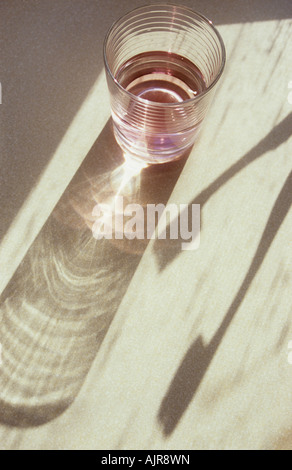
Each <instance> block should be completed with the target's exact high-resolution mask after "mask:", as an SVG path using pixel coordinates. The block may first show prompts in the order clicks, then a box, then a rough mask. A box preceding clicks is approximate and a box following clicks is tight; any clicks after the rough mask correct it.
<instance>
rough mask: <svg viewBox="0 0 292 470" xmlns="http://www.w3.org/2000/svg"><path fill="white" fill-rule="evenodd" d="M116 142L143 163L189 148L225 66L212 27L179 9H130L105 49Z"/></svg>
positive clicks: (222, 50)
mask: <svg viewBox="0 0 292 470" xmlns="http://www.w3.org/2000/svg"><path fill="white" fill-rule="evenodd" d="M104 63H105V69H106V76H107V83H108V88H109V93H110V102H111V110H112V118H113V126H114V134H115V137H116V140H117V142H118V144H119V145H120V147H121V148H122V150H123V151H124V153H125V154H126V155H128V156H131V157H133V158H136V159H139V160H142V161H143V162H145V163H148V164H151V163H164V162H168V161H172V160H175V159H177V158H180V157H181V156H182V155H184V154H185V152H186V151H187V150H188V149H190V147H191V146H192V145H193V144H194V142H195V140H196V138H197V136H198V132H199V130H200V128H201V125H202V122H203V120H204V117H205V115H206V112H207V109H208V107H209V105H210V103H211V100H212V97H213V95H214V91H215V88H216V85H217V83H218V81H219V79H220V77H221V75H222V72H223V69H224V65H225V47H224V43H223V40H222V38H221V36H220V34H219V33H218V31H217V29H216V28H215V27H214V25H213V24H212V22H211V21H210V20H208V19H207V18H205V17H204V16H203V15H201V14H200V13H196V12H194V11H192V10H190V9H189V8H186V7H184V6H176V5H164V4H156V5H149V6H144V7H141V8H136V9H135V10H133V11H131V12H129V13H127V14H126V15H125V16H123V17H122V18H121V19H119V20H118V21H116V22H115V23H114V24H113V26H112V27H111V28H110V30H109V31H108V33H107V35H106V38H105V42H104Z"/></svg>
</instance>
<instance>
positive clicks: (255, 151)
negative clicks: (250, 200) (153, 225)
mask: <svg viewBox="0 0 292 470" xmlns="http://www.w3.org/2000/svg"><path fill="white" fill-rule="evenodd" d="M291 129H292V113H290V114H288V116H287V117H286V118H284V119H283V120H282V121H281V122H280V123H279V124H278V125H277V126H275V127H274V128H273V129H272V130H271V131H270V132H269V133H268V134H267V135H266V137H264V138H263V139H262V140H261V141H260V142H259V143H258V144H257V145H256V146H255V147H253V148H252V149H251V150H250V151H249V152H247V153H246V154H245V155H244V156H243V157H242V158H241V159H240V160H238V161H237V162H236V163H234V164H233V165H232V166H231V167H230V168H228V169H227V170H226V171H224V173H222V174H221V175H220V176H219V177H218V178H216V180H215V181H213V183H211V184H210V185H209V186H208V187H207V188H205V189H204V190H203V191H201V193H200V194H198V195H197V196H196V197H195V198H194V199H193V200H192V202H191V203H190V204H189V205H188V208H187V209H185V211H187V212H188V214H187V217H188V220H191V218H192V215H191V212H192V204H200V206H201V207H200V208H201V211H202V209H203V207H204V204H206V202H207V201H208V200H209V199H210V198H211V197H212V196H213V194H215V193H216V191H218V190H219V189H220V188H221V187H222V186H223V185H224V184H226V183H228V181H229V180H230V179H231V178H233V177H234V176H235V175H236V174H237V173H239V172H240V171H241V170H243V169H244V168H245V167H247V166H248V165H249V164H250V163H252V162H253V161H255V160H257V159H258V158H260V157H262V156H264V155H265V154H266V153H267V152H269V151H271V150H275V149H276V148H277V147H279V146H280V145H281V144H282V143H284V142H286V141H287V140H288V139H289V137H290V136H291V135H292V131H291ZM201 219H202V214H201ZM161 247H162V245H161V243H160V242H159V240H156V241H155V243H154V245H153V250H154V253H155V256H156V260H157V263H158V266H159V269H160V271H163V269H165V268H166V267H167V266H168V264H170V263H171V262H172V261H173V260H174V259H175V258H176V257H177V256H178V255H179V254H180V253H181V245H180V243H178V242H177V240H169V241H168V243H167V246H165V249H161Z"/></svg>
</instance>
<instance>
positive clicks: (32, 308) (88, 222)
mask: <svg viewBox="0 0 292 470" xmlns="http://www.w3.org/2000/svg"><path fill="white" fill-rule="evenodd" d="M185 159H186V157H185V158H184V159H182V160H180V161H178V162H174V163H171V164H167V165H163V167H162V166H161V165H158V166H156V167H148V168H143V169H141V167H139V168H138V170H137V168H136V167H134V168H135V171H133V168H132V167H131V162H130V163H127V162H125V161H124V158H123V156H122V154H121V150H120V149H119V147H118V146H117V144H116V143H115V140H114V137H113V134H112V126H111V121H109V122H108V123H107V125H106V126H105V128H104V130H103V132H102V133H101V134H100V136H99V138H98V140H97V141H96V143H95V144H94V146H93V148H92V149H91V151H90V152H89V154H88V156H87V157H86V159H85V160H84V162H83V164H82V166H81V167H80V169H79V171H78V172H77V174H76V175H75V177H74V178H73V180H72V182H71V184H70V185H69V186H68V188H67V190H66V191H65V193H64V195H63V196H62V198H61V200H60V201H59V203H58V205H57V206H56V208H55V210H54V211H53V213H52V215H51V216H50V218H49V219H48V221H47V223H46V224H45V225H44V227H43V229H42V231H41V232H40V234H39V235H38V237H37V238H36V240H35V242H34V243H33V245H32V246H31V248H30V249H29V251H28V253H27V255H26V257H25V258H24V260H23V262H22V263H21V264H20V266H19V268H18V270H17V271H16V273H15V275H14V277H13V278H12V280H11V282H10V283H9V284H8V286H7V288H6V289H5V290H4V292H3V294H2V296H1V306H0V320H1V321H0V341H1V344H2V366H1V369H0V422H2V423H6V424H9V425H13V426H18V427H27V426H36V425H39V424H41V423H44V422H47V421H49V420H51V419H53V418H55V417H56V416H58V415H59V414H60V413H62V412H63V411H64V410H65V409H66V408H67V407H68V406H69V405H70V404H71V403H72V401H73V400H74V398H75V397H76V395H77V393H78V391H79V389H80V387H81V385H82V383H83V381H84V379H85V376H86V374H87V372H88V370H89V368H90V366H91V364H92V361H93V359H94V358H95V356H96V353H97V351H98V349H99V347H100V344H101V342H102V340H103V338H104V336H105V334H106V332H107V330H108V327H109V325H110V323H111V320H112V318H113V316H114V314H115V312H116V310H117V308H118V306H119V304H120V302H121V300H122V298H123V296H124V294H125V292H126V289H127V287H128V284H129V282H130V280H131V278H132V276H133V274H134V272H135V270H136V267H137V265H138V263H139V261H140V258H141V256H142V254H143V252H144V250H145V248H146V246H147V243H148V241H147V240H127V239H123V240H115V239H108V240H107V239H100V240H97V239H95V238H94V237H93V233H92V227H93V224H94V222H95V217H94V216H93V215H92V211H93V208H94V207H95V206H96V205H97V204H102V203H107V204H108V203H110V201H113V200H114V199H115V196H116V195H117V194H120V195H122V196H123V197H124V200H125V204H126V201H127V203H130V202H131V203H139V204H141V205H145V204H147V203H148V202H152V203H157V202H163V201H165V202H166V201H167V200H168V198H169V195H170V193H171V191H172V189H173V186H174V184H175V182H176V180H177V178H178V177H179V174H180V172H181V170H182V168H183V165H184V163H185Z"/></svg>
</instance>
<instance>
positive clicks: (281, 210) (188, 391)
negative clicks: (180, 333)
mask: <svg viewBox="0 0 292 470" xmlns="http://www.w3.org/2000/svg"><path fill="white" fill-rule="evenodd" d="M291 204H292V172H291V173H290V174H289V176H288V178H287V179H286V181H285V184H284V186H283V188H282V190H281V191H280V194H279V196H278V198H277V200H276V202H275V204H274V207H273V209H272V211H271V214H270V216H269V219H268V221H267V224H266V227H265V229H264V232H263V234H262V237H261V240H260V242H259V244H258V248H257V250H256V253H255V255H254V257H253V260H252V263H251V265H250V267H249V269H248V271H247V274H246V276H245V278H244V280H243V282H242V284H241V286H240V288H239V290H238V292H237V294H236V296H235V298H234V300H233V302H232V303H231V305H230V307H229V309H228V311H227V313H226V315H225V317H224V319H223V321H222V323H221V325H220V326H219V328H218V330H217V332H216V333H215V335H214V336H213V338H212V339H211V341H210V343H209V344H204V341H203V339H202V337H201V336H199V337H198V338H197V339H196V340H195V341H194V343H193V344H192V345H191V346H190V348H189V350H188V351H187V353H186V355H185V357H184V358H183V360H182V362H181V364H180V366H179V368H178V370H177V372H176V374H175V376H174V378H173V380H172V382H171V384H170V386H169V389H168V391H167V393H166V395H165V397H164V399H163V401H162V403H161V406H160V409H159V413H158V420H159V422H160V423H161V425H162V429H163V433H164V435H165V436H168V435H170V434H171V433H172V432H173V431H174V429H175V427H176V426H177V424H178V422H179V420H180V419H181V417H182V415H183V413H184V412H185V410H186V409H187V407H188V405H189V404H190V403H191V401H192V399H193V397H194V396H195V394H196V391H197V389H198V387H199V386H200V383H201V382H202V380H203V378H204V376H205V374H206V372H207V370H208V367H209V365H210V363H211V361H212V359H213V357H214V355H215V353H216V351H217V349H218V347H219V346H220V343H221V341H222V339H223V337H224V335H225V333H226V331H227V329H228V327H229V326H230V324H231V322H232V320H233V318H234V316H235V314H236V312H237V310H238V308H239V307H240V305H241V303H242V301H243V299H244V296H245V294H246V292H247V290H248V288H249V287H250V285H251V283H252V282H253V279H254V277H255V276H256V274H257V272H258V270H259V268H260V267H261V265H262V263H263V261H264V259H265V256H266V254H267V252H268V250H269V248H270V246H271V244H272V242H273V240H274V238H275V236H276V234H277V232H278V230H279V228H280V226H281V224H282V222H283V220H284V218H285V216H286V215H287V213H288V211H289V209H290V207H291Z"/></svg>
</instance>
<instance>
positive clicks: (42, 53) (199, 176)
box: [0, 0, 292, 450]
mask: <svg viewBox="0 0 292 470" xmlns="http://www.w3.org/2000/svg"><path fill="white" fill-rule="evenodd" d="M154 3H155V2H154ZM180 3H183V4H186V5H188V6H191V7H193V8H195V9H197V10H199V11H201V12H202V13H204V14H206V15H207V16H208V17H210V18H212V19H213V20H214V22H215V23H216V24H217V26H218V29H219V31H220V33H221V34H222V36H223V38H224V41H225V44H226V49H227V66H226V70H225V73H224V77H223V78H222V81H221V83H220V86H219V87H218V91H217V94H216V97H215V99H214V102H213V104H212V106H211V109H210V112H209V114H208V117H207V118H206V122H205V125H204V128H203V131H202V133H201V135H200V138H199V140H198V142H197V144H196V145H195V147H194V148H193V150H192V152H191V154H190V155H189V157H188V158H187V159H186V160H185V159H184V160H182V161H180V162H177V163H174V164H170V165H165V166H158V167H155V168H146V169H144V170H143V171H142V172H140V173H138V174H136V175H134V174H130V176H129V171H130V170H129V168H128V167H127V166H125V164H123V158H122V155H121V152H120V150H119V148H118V147H117V144H116V143H115V142H114V138H113V136H112V131H111V121H110V107H109V100H108V94H107V88H106V83H105V76H104V70H103V65H102V41H103V37H104V35H105V33H106V30H107V29H108V27H109V26H110V24H111V23H112V21H113V20H114V19H116V18H117V17H119V16H120V15H121V14H123V13H124V12H126V11H127V10H129V9H131V8H132V7H135V6H138V5H140V4H144V1H141V2H140V1H135V2H130V1H127V2H120V1H95V0H91V1H90V0H84V1H83V2H79V1H76V0H73V1H71V0H62V1H58V2H51V1H47V0H42V1H27V2H22V1H20V0H12V1H7V0H4V1H2V2H1V5H0V30H1V38H0V39H1V44H2V45H1V76H0V81H1V104H0V119H1V135H0V149H1V177H0V184H1V187H0V203H1V204H0V218H1V219H0V220H1V230H0V237H1V238H0V240H1V241H0V270H1V273H0V288H1V292H2V295H1V306H0V321H1V323H0V343H1V367H0V448H1V449H105V450H107V449H109V450H110V449H149V450H150V449H173V450H176V449H291V448H292V364H291V362H292V357H291V356H292V354H291V353H292V325H291V306H292V297H291V276H292V271H291V241H292V238H291V226H292V211H291V210H290V209H291V208H290V206H291V199H292V177H291V153H292V148H291V134H292V70H291V57H292V40H291V14H292V7H291V3H290V2H289V1H278V2H274V1H265V2H263V1H255V2H239V1H232V2H231V1H220V2H219V1H214V2H211V1H210V2H208V1H207V2H206V1H198V2H192V1H181V2H180ZM131 171H133V172H134V170H133V169H132V170H131ZM126 177H128V180H127V181H126V180H125V178H126ZM119 188H120V189H119ZM121 188H122V189H121ZM119 190H120V191H121V193H120V194H122V195H123V196H124V197H125V198H126V200H127V201H129V202H139V203H140V204H143V205H144V206H145V204H147V203H164V204H166V203H167V201H169V202H171V203H175V204H189V205H191V204H193V203H197V204H200V206H201V234H200V246H199V248H198V249H197V250H193V251H182V250H181V247H180V245H179V244H177V243H174V242H171V241H169V242H167V241H165V242H163V241H161V242H159V241H157V240H151V241H150V243H149V244H148V245H147V243H144V242H143V241H139V242H138V241H136V242H135V241H133V242H132V241H115V242H113V241H111V240H100V241H98V240H96V239H95V238H94V237H93V236H92V232H91V226H92V222H93V217H92V215H91V214H92V209H93V207H94V206H95V204H96V203H98V202H105V201H109V200H110V199H111V198H114V197H115V195H116V194H117V193H118V191H119ZM289 343H290V344H289ZM289 354H290V356H289Z"/></svg>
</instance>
